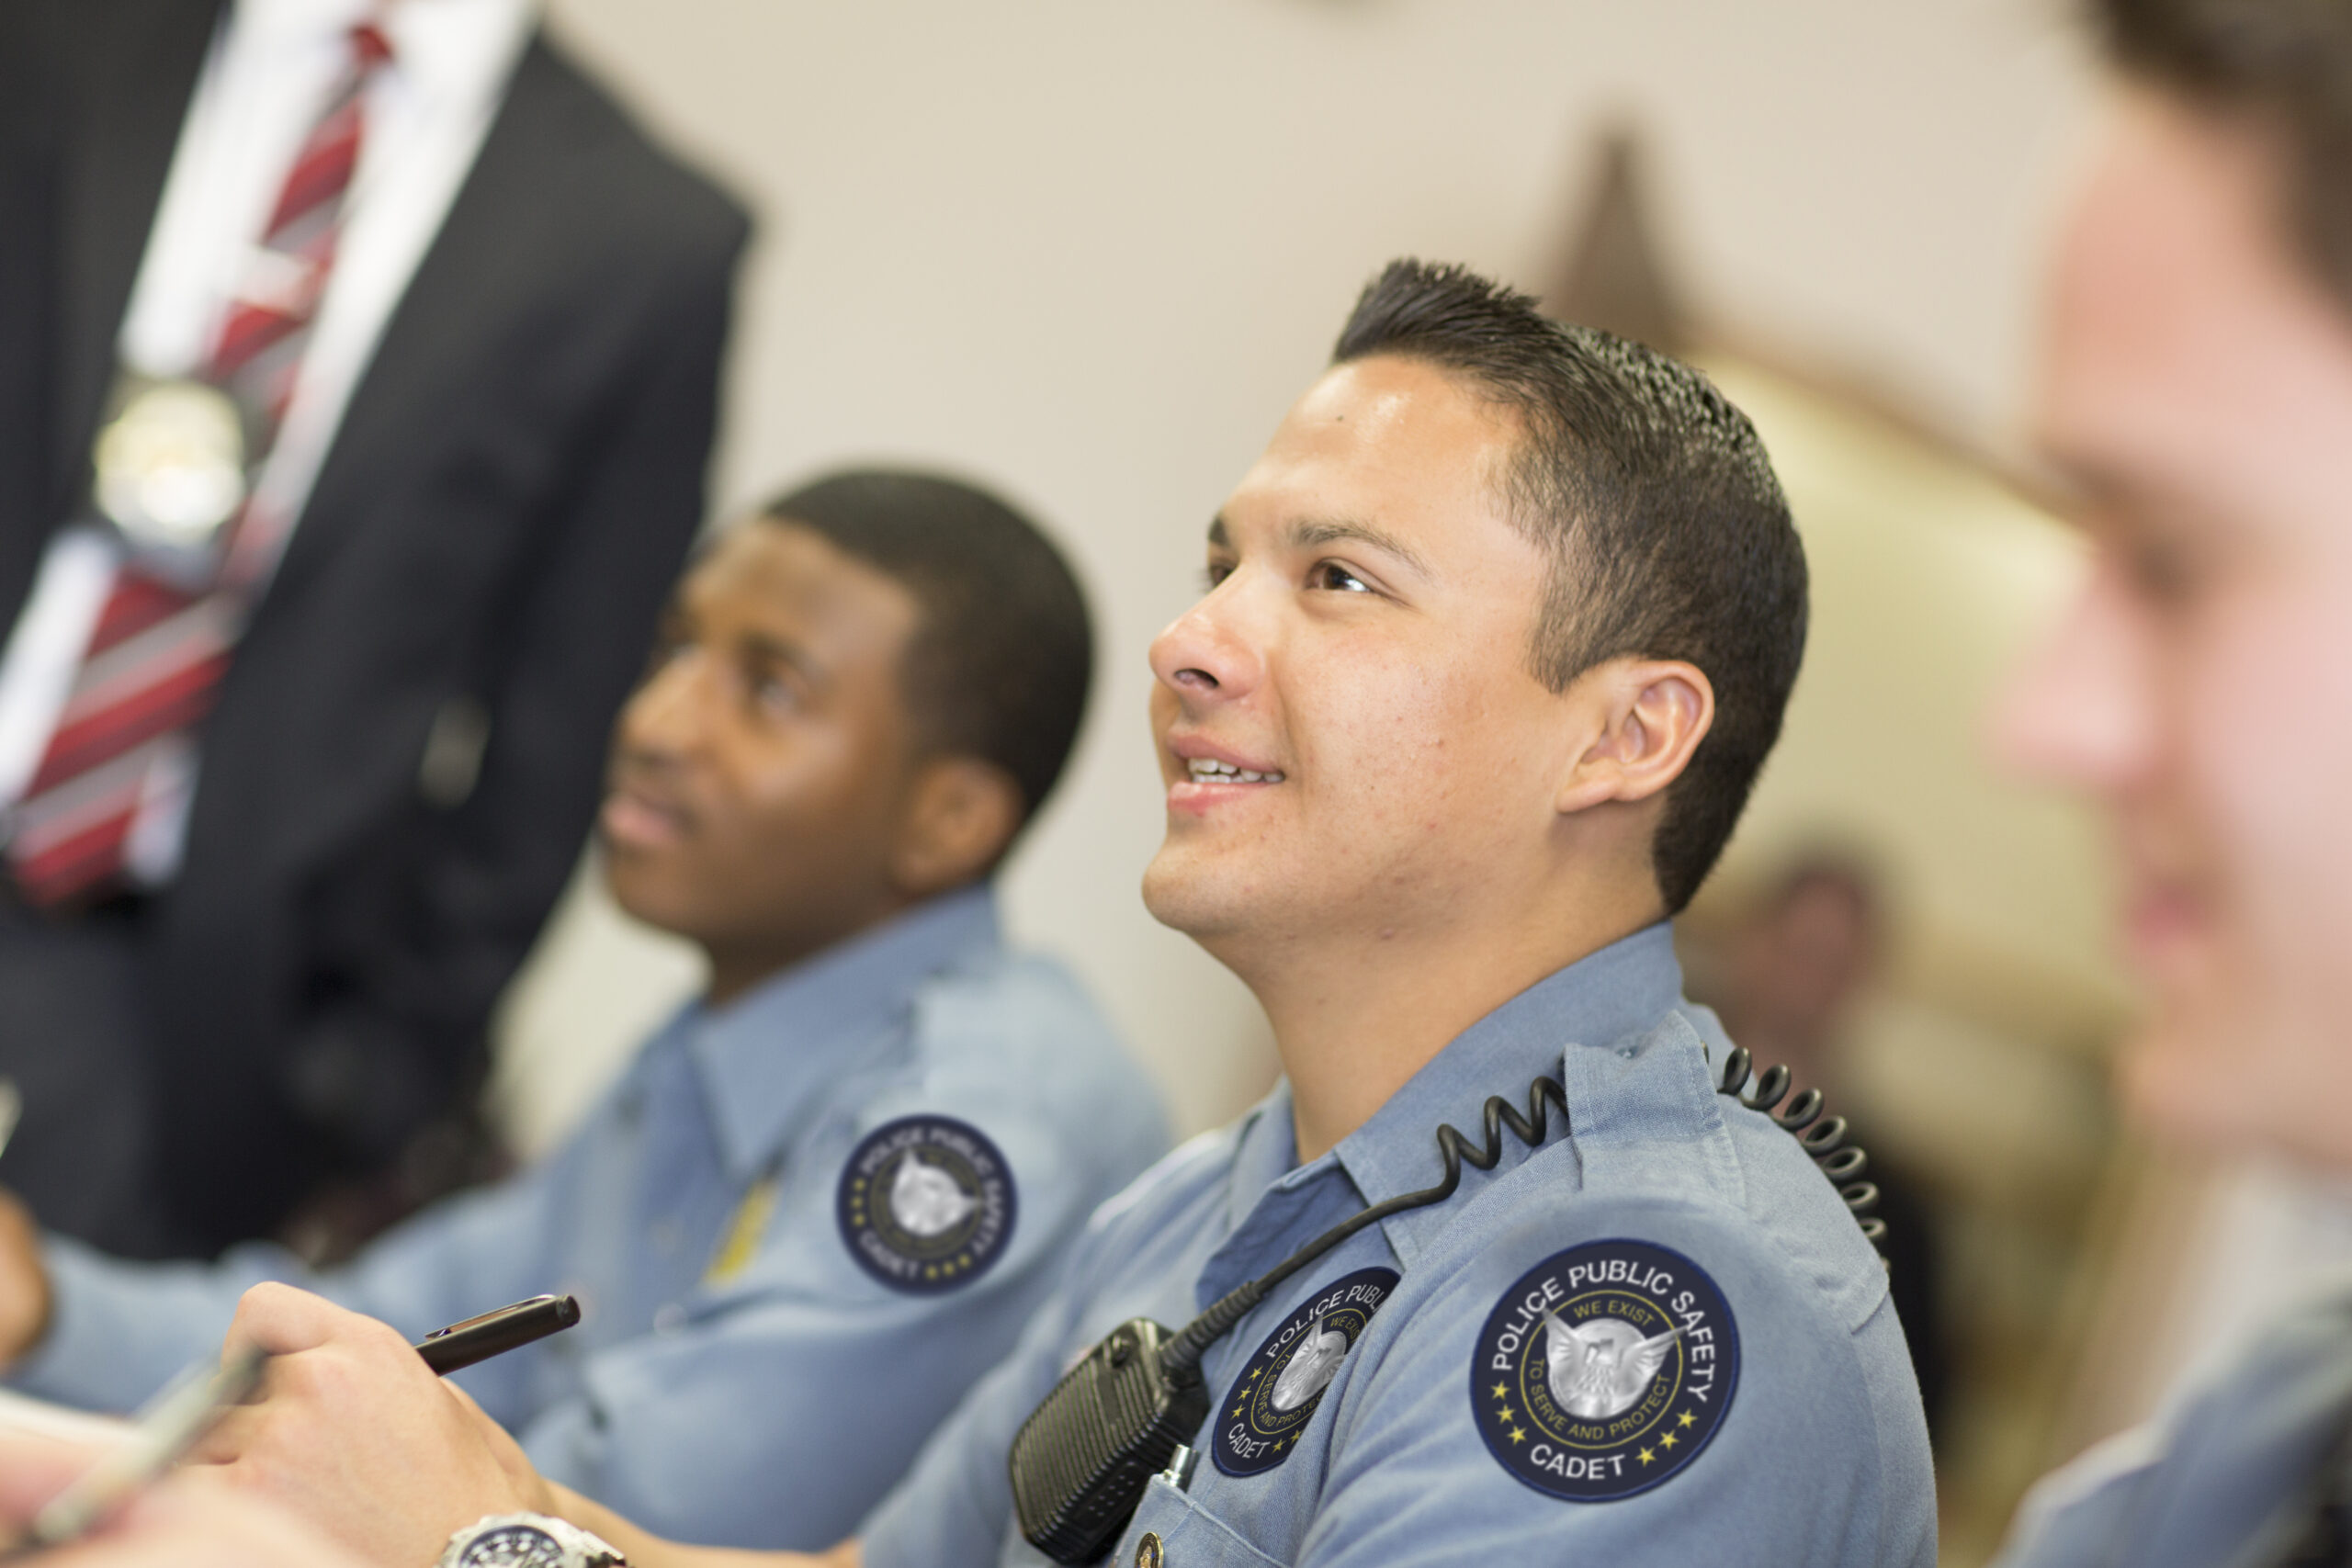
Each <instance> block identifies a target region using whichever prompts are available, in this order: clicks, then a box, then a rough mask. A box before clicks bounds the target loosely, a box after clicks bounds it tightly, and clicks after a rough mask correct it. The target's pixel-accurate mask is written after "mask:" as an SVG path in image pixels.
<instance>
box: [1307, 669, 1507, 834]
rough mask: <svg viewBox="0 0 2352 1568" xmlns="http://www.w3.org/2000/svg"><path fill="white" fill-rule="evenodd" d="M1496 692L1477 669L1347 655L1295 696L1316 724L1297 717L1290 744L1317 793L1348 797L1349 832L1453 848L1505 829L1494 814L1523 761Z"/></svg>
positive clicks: (1486, 675)
mask: <svg viewBox="0 0 2352 1568" xmlns="http://www.w3.org/2000/svg"><path fill="white" fill-rule="evenodd" d="M1494 688H1495V682H1494V681H1493V679H1492V672H1491V671H1487V670H1486V669H1484V668H1465V667H1464V666H1461V665H1451V666H1450V665H1448V664H1445V663H1442V662H1441V661H1439V660H1434V659H1426V658H1414V657H1411V656H1410V655H1409V654H1399V653H1397V652H1392V651H1389V650H1381V651H1379V652H1376V653H1363V654H1351V655H1349V656H1347V657H1343V658H1340V659H1337V660H1332V661H1331V662H1330V664H1329V666H1328V667H1327V668H1326V669H1323V670H1319V671H1313V672H1312V673H1311V674H1309V675H1308V678H1307V680H1306V682H1302V683H1301V685H1300V686H1299V687H1298V688H1296V689H1300V690H1306V691H1308V692H1311V693H1312V694H1313V696H1314V700H1315V703H1316V706H1317V710H1319V712H1320V713H1321V715H1323V716H1324V718H1323V722H1321V723H1312V722H1301V720H1303V719H1304V718H1305V717H1306V716H1303V715H1300V716H1296V717H1295V719H1294V723H1293V732H1294V744H1295V746H1296V747H1297V749H1298V750H1299V753H1300V758H1301V761H1302V763H1303V764H1304V767H1305V771H1306V774H1307V777H1308V778H1309V779H1310V780H1312V781H1317V783H1318V787H1317V790H1316V792H1315V793H1317V795H1323V796H1326V797H1329V796H1331V795H1345V796H1346V797H1347V802H1348V806H1349V808H1350V811H1351V816H1350V817H1349V818H1347V820H1348V823H1349V825H1350V827H1351V830H1355V831H1361V830H1363V829H1367V828H1369V829H1376V830H1378V831H1380V832H1382V833H1384V834H1385V835H1386V836H1388V837H1389V838H1390V839H1391V840H1392V841H1395V840H1429V839H1442V840H1445V841H1447V842H1449V843H1459V842H1460V841H1461V840H1464V838H1467V837H1471V836H1476V835H1477V834H1479V833H1480V832H1482V831H1484V830H1487V829H1493V828H1498V827H1501V826H1502V825H1503V822H1504V820H1506V819H1507V815H1508V814H1507V813H1503V812H1498V810H1497V809H1496V808H1495V807H1496V806H1497V804H1498V802H1499V801H1501V800H1502V799H1504V798H1505V797H1507V796H1508V795H1510V792H1511V789H1512V786H1513V784H1514V779H1515V774H1516V773H1519V772H1520V771H1521V770H1523V769H1524V767H1525V765H1526V763H1527V761H1528V759H1527V757H1526V756H1525V754H1524V751H1523V749H1520V748H1515V747H1513V746H1511V745H1510V744H1509V740H1510V735H1511V733H1512V731H1513V727H1512V726H1511V724H1510V722H1509V715H1508V713H1507V712H1506V711H1504V710H1505V708H1506V705H1505V704H1504V703H1503V702H1501V701H1500V700H1499V699H1498V695H1497V693H1496V692H1495V689H1494ZM1294 713H1295V709H1294Z"/></svg>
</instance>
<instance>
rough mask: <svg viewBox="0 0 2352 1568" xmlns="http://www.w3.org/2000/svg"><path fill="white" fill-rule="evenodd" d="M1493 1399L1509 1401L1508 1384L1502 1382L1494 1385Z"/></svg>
mask: <svg viewBox="0 0 2352 1568" xmlns="http://www.w3.org/2000/svg"><path fill="white" fill-rule="evenodd" d="M1495 1397H1496V1398H1497V1399H1509V1398H1510V1384H1509V1383H1503V1382H1498V1383H1497V1384H1496V1385H1495Z"/></svg>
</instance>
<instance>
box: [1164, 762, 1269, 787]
mask: <svg viewBox="0 0 2352 1568" xmlns="http://www.w3.org/2000/svg"><path fill="white" fill-rule="evenodd" d="M1184 765H1185V767H1186V768H1188V769H1190V770H1191V772H1192V774H1193V778H1194V779H1196V780H1198V781H1200V782H1201V783H1204V784H1207V783H1212V782H1222V781H1224V780H1227V779H1231V780H1233V781H1234V782H1235V783H1237V784H1280V783H1282V782H1283V776H1282V774H1280V773H1259V772H1258V771H1256V770H1255V769H1252V768H1237V767H1235V766H1234V765H1233V764H1232V763H1230V762H1220V761H1217V760H1216V759H1215V758H1214V757H1192V758H1188V759H1186V760H1185V763H1184Z"/></svg>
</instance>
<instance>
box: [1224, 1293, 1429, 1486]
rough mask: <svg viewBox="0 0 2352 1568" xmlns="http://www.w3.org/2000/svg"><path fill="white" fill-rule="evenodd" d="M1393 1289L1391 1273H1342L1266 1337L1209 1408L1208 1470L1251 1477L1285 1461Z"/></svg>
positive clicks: (1309, 1298) (1310, 1297)
mask: <svg viewBox="0 0 2352 1568" xmlns="http://www.w3.org/2000/svg"><path fill="white" fill-rule="evenodd" d="M1396 1286H1397V1270H1396V1269H1357V1270H1356V1271H1355V1272H1354V1273H1352V1274H1342V1275H1341V1276H1340V1278H1338V1279H1336V1280H1332V1281H1331V1282H1330V1283H1329V1284H1328V1285H1326V1286H1324V1287H1323V1288H1322V1289H1321V1290H1319V1291H1317V1292H1315V1293H1314V1294H1313V1295H1312V1296H1309V1297H1308V1298H1307V1299H1306V1301H1305V1302H1304V1303H1301V1304H1300V1306H1299V1308H1298V1310H1297V1311H1296V1312H1294V1313H1292V1314H1290V1316H1288V1317H1287V1318H1284V1319H1283V1325H1282V1326H1281V1327H1279V1328H1277V1329H1275V1330H1274V1331H1273V1332H1272V1334H1270V1335H1268V1336H1266V1342H1265V1343H1264V1344H1263V1345H1261V1346H1259V1347H1258V1353H1257V1354H1256V1355H1254V1356H1252V1357H1250V1361H1249V1364H1248V1365H1247V1366H1245V1367H1243V1368H1242V1369H1241V1375H1240V1376H1239V1377H1237V1378H1235V1379H1234V1380H1233V1392H1232V1393H1228V1394H1227V1395H1226V1396H1225V1403H1224V1404H1221V1405H1219V1406H1218V1407H1217V1412H1216V1424H1217V1425H1216V1444H1215V1445H1214V1450H1213V1451H1214V1452H1215V1453H1216V1467H1217V1468H1218V1469H1219V1470H1221V1471H1223V1472H1225V1473H1226V1474H1227V1475H1256V1474H1257V1473H1259V1472H1261V1471H1267V1470H1272V1469H1273V1468H1274V1466H1276V1465H1278V1464H1280V1463H1282V1461H1284V1460H1286V1459H1288V1458H1289V1457H1290V1452H1291V1449H1292V1448H1293V1447H1294V1446H1295V1444H1296V1443H1297V1441H1298V1434H1299V1432H1300V1431H1301V1430H1302V1429H1303V1428H1304V1427H1306V1423H1307V1421H1308V1420H1309V1419H1310V1418H1311V1417H1312V1416H1314V1414H1315V1407H1316V1406H1317V1405H1318V1404H1322V1403H1323V1391H1324V1390H1325V1389H1326V1388H1329V1386H1330V1384H1331V1380H1332V1378H1333V1377H1335V1376H1337V1375H1338V1373H1339V1371H1340V1361H1342V1360H1344V1359H1346V1358H1347V1354H1348V1351H1349V1350H1350V1348H1352V1347H1353V1346H1354V1344H1355V1342H1356V1339H1357V1337H1359V1336H1360V1335H1362V1334H1363V1331H1364V1327H1365V1325H1367V1324H1369V1323H1371V1322H1372V1314H1374V1313H1375V1312H1377V1311H1378V1310H1380V1303H1382V1302H1384V1301H1385V1300H1387V1299H1388V1292H1390V1291H1392V1290H1394V1289H1396Z"/></svg>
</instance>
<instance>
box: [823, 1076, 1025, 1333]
mask: <svg viewBox="0 0 2352 1568" xmlns="http://www.w3.org/2000/svg"><path fill="white" fill-rule="evenodd" d="M833 1210H834V1214H835V1217H836V1218H837V1219H838V1220H839V1221H840V1222H841V1229H842V1242H843V1244H844V1245H846V1246H847V1247H849V1255H850V1256H851V1257H852V1258H856V1259H857V1262H858V1266H859V1267H860V1268H862V1269H865V1271H866V1272H867V1273H869V1274H871V1275H873V1276H874V1277H875V1278H876V1279H877V1280H881V1281H882V1282H883V1283H884V1284H886V1285H888V1286H889V1287H890V1288H891V1289H892V1290H894V1291H906V1292H911V1293H913V1294H916V1295H933V1294H936V1293H937V1292H942V1291H952V1290H954V1289H956V1287H957V1286H959V1285H962V1284H964V1283H966V1282H967V1281H969V1280H977V1279H978V1278H979V1277H980V1276H981V1275H982V1274H985V1273H987V1272H988V1270H989V1266H990V1265H991V1264H993V1263H995V1262H996V1260H997V1258H998V1257H999V1256H1000V1255H1001V1253H1002V1252H1003V1251H1004V1248H1005V1246H1006V1244H1007V1243H1009V1242H1010V1241H1011V1240H1012V1222H1013V1219H1014V1216H1015V1213H1016V1212H1017V1204H1016V1202H1015V1199H1014V1194H1013V1190H1012V1168H1010V1167H1008V1166H1007V1165H1006V1164H1005V1161H1004V1156H1003V1154H1002V1153H1001V1151H999V1149H998V1148H997V1146H996V1145H994V1144H992V1143H990V1142H989V1139H988V1134H985V1133H982V1132H981V1131H980V1130H979V1129H978V1127H975V1126H972V1125H971V1124H970V1123H969V1122H958V1121H956V1119H955V1118H954V1117H952V1116H901V1117H900V1118H899V1119H898V1120H897V1121H895V1122H885V1123H883V1124H882V1125H881V1126H879V1127H876V1129H874V1131H873V1132H871V1133H868V1134H866V1135H865V1137H864V1138H863V1139H861V1140H860V1141H859V1143H858V1145H857V1147H856V1148H855V1149H854V1150H852V1151H851V1152H850V1156H849V1163H848V1164H847V1165H846V1166H843V1167H842V1180H841V1187H840V1189H839V1190H837V1191H836V1192H835V1194H834V1198H833Z"/></svg>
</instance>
